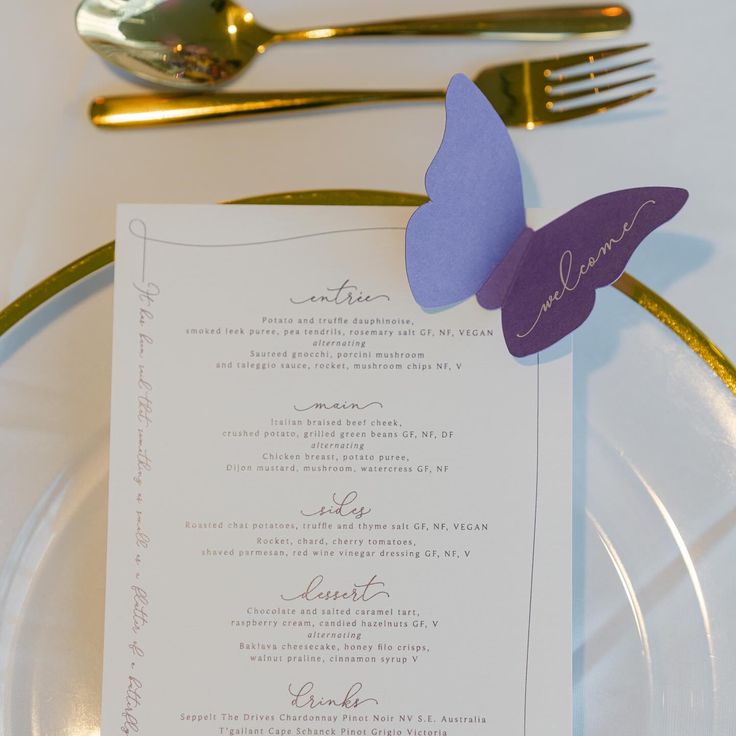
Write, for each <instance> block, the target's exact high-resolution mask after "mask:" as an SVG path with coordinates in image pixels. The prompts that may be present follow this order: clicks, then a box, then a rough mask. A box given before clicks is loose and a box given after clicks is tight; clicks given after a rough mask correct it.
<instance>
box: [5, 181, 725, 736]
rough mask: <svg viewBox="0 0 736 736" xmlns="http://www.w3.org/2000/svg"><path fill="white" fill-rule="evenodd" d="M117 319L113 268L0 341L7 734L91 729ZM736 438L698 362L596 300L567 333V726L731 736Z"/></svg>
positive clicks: (649, 326)
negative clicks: (571, 390) (571, 408)
mask: <svg viewBox="0 0 736 736" xmlns="http://www.w3.org/2000/svg"><path fill="white" fill-rule="evenodd" d="M346 196H347V195H346ZM280 201H281V200H280ZM287 201H294V200H293V199H289V200H287ZM350 203H356V202H355V201H354V200H350ZM385 203H387V204H388V203H406V202H397V201H396V200H392V199H390V200H389V201H386V202H385ZM111 254H112V252H111V249H110V253H109V254H108V259H109V257H110V256H111ZM95 265H96V266H99V265H100V262H98V263H96V264H95ZM90 270H94V269H90ZM655 296H656V295H655ZM111 318H112V268H111V267H109V266H107V267H105V268H103V269H102V270H97V271H96V272H95V273H94V274H93V275H91V276H88V277H87V278H86V279H85V280H83V281H80V282H78V283H75V284H74V285H72V286H69V287H67V288H66V289H65V290H64V291H63V292H62V293H61V294H60V295H59V296H57V297H56V299H55V300H54V301H53V303H49V304H43V305H42V306H39V307H38V308H36V309H35V310H34V311H32V313H31V314H30V315H29V316H27V317H26V318H25V319H24V320H23V321H22V322H20V323H19V324H18V325H16V327H15V328H14V329H13V330H12V331H11V332H9V333H7V334H6V335H4V336H3V337H2V338H0V405H2V406H3V422H2V426H0V432H2V442H0V448H1V451H2V462H0V489H1V490H0V524H1V526H0V715H1V718H0V734H2V735H3V736H5V735H7V736H18V735H19V734H34V735H35V734H68V735H70V736H71V735H74V736H87V735H92V734H97V733H98V731H99V699H100V677H101V655H102V623H103V601H104V569H105V568H104V560H105V523H106V517H105V515H106V494H107V487H106V486H107V428H108V422H109V376H110V350H111V323H112V319H111ZM735 444H736V414H734V397H733V395H732V394H731V393H730V392H729V390H728V388H727V387H726V385H725V384H724V382H723V381H721V380H719V379H718V377H717V376H716V375H715V373H714V372H713V371H712V370H711V367H709V366H708V365H706V363H704V362H703V360H701V359H700V357H699V356H698V355H696V354H695V352H693V351H692V350H690V349H689V348H688V346H687V345H686V344H685V343H684V342H683V341H681V340H680V339H678V337H677V336H676V335H674V334H673V333H672V332H671V331H670V330H668V329H666V328H665V327H664V326H663V324H662V323H660V322H657V321H655V320H654V319H653V318H652V316H651V315H650V314H647V313H646V312H645V311H644V310H642V309H640V308H639V306H637V304H636V303H635V302H634V301H632V300H629V299H625V298H624V297H622V295H621V294H618V293H616V292H615V291H613V290H612V289H605V290H602V291H601V292H599V294H598V303H597V305H596V309H595V310H594V313H593V316H592V317H591V318H590V319H589V320H588V322H587V323H586V324H585V326H584V327H583V328H582V329H581V330H579V331H578V332H577V333H576V337H575V438H574V446H575V488H574V493H575V503H574V513H575V519H574V530H575V533H574V541H573V543H574V560H575V562H574V565H575V567H574V586H575V587H574V595H575V606H574V608H575V616H574V622H573V625H574V633H575V649H574V652H573V656H574V670H575V682H574V686H575V732H576V734H586V735H589V734H590V735H595V736H599V735H600V736H607V735H608V734H611V735H613V734H616V736H619V735H620V734H621V733H631V734H637V735H640V736H645V735H649V734H651V735H659V734H662V735H664V734H667V735H668V736H681V735H682V736H685V734H687V735H688V736H690V735H691V734H693V733H697V734H699V735H701V734H702V735H706V734H726V733H732V730H731V729H732V724H733V714H732V713H731V710H732V709H733V707H734V706H733V702H734V699H733V698H732V697H730V695H731V694H733V692H734V690H733V688H734V685H735V684H736V656H734V655H736V637H735V636H734V634H735V633H736V624H734V621H736V617H735V616H734V614H735V613H736V586H733V585H732V583H731V571H730V565H729V562H730V561H732V560H733V559H734V557H733V555H734V552H736V533H734V528H733V527H734V523H736V511H734V492H733V478H734V477H735V476H736V457H734V452H733V448H734V445H735ZM489 623H490V622H489Z"/></svg>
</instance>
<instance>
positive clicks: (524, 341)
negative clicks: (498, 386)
mask: <svg viewBox="0 0 736 736" xmlns="http://www.w3.org/2000/svg"><path fill="white" fill-rule="evenodd" d="M687 197H688V193H687V191H686V190H684V189H676V188H672V187H643V188H640V189H625V190H622V191H618V192H611V193H609V194H604V195H602V196H600V197H595V198H594V199H591V200H588V201H587V202H584V203H583V204H581V205H579V206H578V207H575V208H574V209H572V210H570V211H569V212H568V213H566V214H564V215H562V217H559V218H558V219H556V220H554V221H553V222H551V223H549V224H548V225H546V226H545V227H543V228H541V229H540V230H537V231H536V232H535V233H534V234H533V235H532V236H531V240H530V242H529V244H528V247H527V248H526V251H525V253H524V255H523V258H522V259H521V262H520V265H519V266H518V268H517V271H516V274H515V278H514V282H513V285H512V286H511V288H510V290H509V292H508V294H507V296H506V299H505V301H504V304H503V308H502V311H501V320H502V325H503V333H504V338H505V340H506V344H507V346H508V348H509V351H510V352H511V353H512V355H515V356H517V357H522V356H525V355H531V354H533V353H536V352H539V351H540V350H543V349H544V348H547V347H549V346H550V345H553V344H554V343H555V342H557V341H558V340H560V339H562V338H563V337H565V336H566V335H568V334H569V333H571V332H572V331H573V330H574V329H576V328H577V327H579V326H580V325H581V324H582V323H583V322H584V321H585V319H586V318H587V317H588V315H589V314H590V312H591V310H592V309H593V304H594V303H595V290H596V289H599V288H601V287H602V286H607V285H609V284H612V283H613V282H614V281H615V280H616V279H617V278H618V277H619V276H621V274H622V273H623V271H624V269H625V268H626V264H627V263H628V261H629V259H630V258H631V256H632V255H633V253H634V251H635V250H636V248H637V247H638V245H639V244H640V243H641V241H642V240H643V239H644V238H645V237H646V236H647V235H649V233H651V232H652V231H653V230H655V229H656V228H658V227H659V226H660V225H662V224H663V223H665V222H667V220H669V219H670V218H672V217H673V216H674V215H675V214H676V213H677V212H678V211H679V210H680V209H681V208H682V206H683V205H684V204H685V201H686V200H687ZM478 301H479V302H480V303H481V305H483V289H482V288H481V290H480V292H479V293H478Z"/></svg>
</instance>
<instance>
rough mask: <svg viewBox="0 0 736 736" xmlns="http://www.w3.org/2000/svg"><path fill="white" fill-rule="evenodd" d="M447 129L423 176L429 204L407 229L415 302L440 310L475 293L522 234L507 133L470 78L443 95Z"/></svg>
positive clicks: (517, 177)
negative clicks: (425, 174) (445, 95)
mask: <svg viewBox="0 0 736 736" xmlns="http://www.w3.org/2000/svg"><path fill="white" fill-rule="evenodd" d="M445 107H446V111H447V112H446V114H447V122H446V125H445V135H444V137H443V139H442V143H441V145H440V148H439V151H438V152H437V155H436V156H435V158H434V160H433V161H432V163H431V165H430V167H429V169H428V170H427V176H426V188H427V194H429V197H430V199H431V201H430V202H428V203H427V204H425V205H422V206H421V207H419V209H417V211H416V212H415V213H414V214H413V215H412V217H411V220H409V224H408V226H407V229H406V271H407V275H408V277H409V285H410V286H411V290H412V293H413V295H414V298H415V299H416V301H417V302H418V303H419V304H420V305H421V306H422V307H425V308H434V307H444V306H447V305H449V304H454V303H456V302H459V301H461V300H463V299H467V298H468V297H469V296H472V295H473V294H475V293H476V292H477V291H478V289H479V288H480V287H481V286H482V284H483V283H484V282H485V281H486V279H487V278H488V277H489V275H490V274H491V272H492V271H493V269H494V268H495V267H496V266H497V265H498V264H499V263H500V262H501V261H502V259H503V258H504V256H505V255H506V253H507V252H508V250H509V249H510V248H511V245H512V244H513V243H514V241H515V240H516V239H517V238H518V237H519V235H520V234H521V233H522V232H523V231H524V227H525V225H524V200H523V195H522V189H521V172H520V170H519V161H518V159H517V158H516V152H515V151H514V147H513V144H512V143H511V139H510V138H509V134H508V132H507V130H506V126H505V125H504V124H503V122H502V121H501V119H500V118H499V117H498V114H497V113H496V111H495V110H494V109H493V107H492V106H491V105H490V104H489V102H488V100H487V99H486V98H485V97H484V96H483V94H482V93H481V91H480V90H479V89H478V88H477V87H476V86H475V84H473V82H471V81H470V80H469V79H468V78H467V77H465V76H463V75H461V74H458V75H456V76H454V77H453V78H452V80H451V81H450V84H449V86H448V88H447V97H446V101H445Z"/></svg>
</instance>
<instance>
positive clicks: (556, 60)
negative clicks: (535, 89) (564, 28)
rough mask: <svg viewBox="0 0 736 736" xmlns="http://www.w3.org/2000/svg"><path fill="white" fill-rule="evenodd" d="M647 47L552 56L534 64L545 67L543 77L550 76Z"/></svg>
mask: <svg viewBox="0 0 736 736" xmlns="http://www.w3.org/2000/svg"><path fill="white" fill-rule="evenodd" d="M646 46H649V44H648V43H633V44H631V45H629V46H616V47H615V48H612V49H601V50H600V51H589V52H587V53H585V52H583V53H580V54H568V55H567V56H553V57H550V58H548V59H540V60H539V61H537V62H534V65H535V66H537V67H540V66H541V67H545V70H544V76H545V77H549V76H551V74H552V72H554V71H557V70H558V69H565V68H567V67H569V66H578V65H579V64H593V63H594V62H596V61H600V60H601V59H607V58H609V57H611V56H618V55H619V54H626V53H628V52H629V51H636V50H637V49H643V48H645V47H646Z"/></svg>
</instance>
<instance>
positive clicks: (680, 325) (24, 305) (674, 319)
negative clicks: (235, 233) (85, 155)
mask: <svg viewBox="0 0 736 736" xmlns="http://www.w3.org/2000/svg"><path fill="white" fill-rule="evenodd" d="M426 201H427V198H426V197H425V196H423V195H418V194H406V193H401V192H385V191H380V190H356V189H344V190H307V191H302V192H285V193H280V194H273V195H266V196H257V197H250V198H247V199H239V200H234V201H232V202H227V203H225V204H302V205H303V206H306V205H325V204H329V205H340V204H350V205H354V206H360V205H393V206H413V207H416V206H418V205H420V204H422V203H424V202H426ZM114 247H115V243H114V241H112V242H110V243H106V244H105V245H103V246H101V247H99V248H97V249H96V250H93V251H91V252H90V253H87V254H86V255H83V256H82V257H80V258H78V259H77V260H75V261H72V262H71V263H69V264H68V265H66V266H64V267H63V268H61V269H59V270H58V271H56V272H55V273H54V274H52V275H51V276H49V277H47V278H46V279H44V280H43V281H41V282H39V283H38V284H36V285H35V286H33V287H32V288H31V289H29V290H28V291H26V292H25V293H24V294H21V296H19V297H18V298H17V299H15V300H14V301H12V302H11V303H10V304H8V305H7V306H6V307H5V308H4V309H2V310H0V336H2V335H3V334H4V333H6V332H7V331H8V330H10V328H11V327H13V326H14V325H16V324H17V323H18V322H20V321H21V320H22V319H23V318H24V317H26V316H27V315H29V314H31V313H32V312H33V311H34V310H35V309H37V308H38V307H40V306H41V305H43V304H45V303H46V302H47V301H49V300H50V299H51V298H52V297H54V296H56V295H57V294H59V293H60V292H62V291H64V289H66V288H68V287H69V286H72V285H73V284H75V283H76V282H78V281H81V280H82V279H83V278H85V277H86V276H89V275H90V274H92V273H94V272H95V271H98V270H99V269H101V268H103V267H104V266H106V265H108V264H110V263H112V262H113V260H114V258H115V251H114ZM613 286H614V288H616V289H617V290H618V291H620V292H621V293H622V294H624V295H626V296H627V297H629V299H631V300H632V301H633V302H635V303H636V304H638V305H639V306H640V307H642V309H645V310H646V311H647V312H649V313H650V314H651V315H652V316H653V317H655V319H657V320H659V322H661V323H662V324H663V325H664V326H665V327H667V328H669V329H670V330H671V331H672V332H674V333H675V335H677V336H678V337H679V338H680V339H681V340H682V341H683V342H684V343H685V345H687V347H688V348H690V350H692V351H693V352H694V353H695V354H696V355H698V356H699V357H700V358H701V359H702V360H703V362H705V363H706V365H708V367H709V368H710V369H711V370H712V371H713V372H714V373H715V374H716V376H717V377H718V378H719V379H720V380H721V382H722V383H723V384H724V385H725V386H726V388H727V389H728V390H729V391H730V392H731V393H732V394H734V395H736V366H734V364H733V363H732V362H731V361H730V360H729V359H728V357H727V356H726V355H724V353H723V352H722V351H721V350H720V348H718V346H717V345H715V343H713V342H712V341H711V340H710V339H709V338H708V336H707V335H706V334H705V333H704V332H703V331H702V330H700V329H699V328H698V327H697V326H696V325H695V324H694V323H693V322H691V321H690V320H689V319H688V318H687V317H686V316H685V315H684V314H683V313H682V312H680V311H679V310H678V309H676V308H675V307H674V306H672V305H671V304H670V303H669V302H668V301H667V300H665V299H663V298H662V297H661V296H660V295H659V294H657V293H656V292H655V291H653V290H652V289H650V288H649V287H648V286H647V285H646V284H644V283H642V282H641V281H639V280H638V279H636V278H634V277H633V276H631V275H630V274H628V273H626V272H624V273H623V274H622V275H621V277H620V278H619V279H618V281H616V282H614V283H613Z"/></svg>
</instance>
